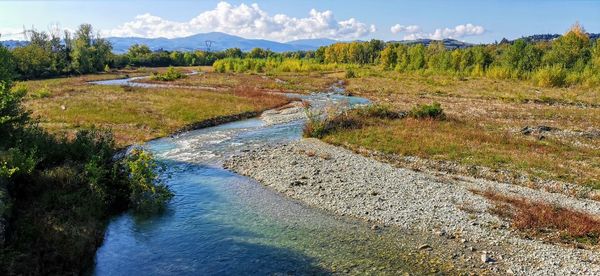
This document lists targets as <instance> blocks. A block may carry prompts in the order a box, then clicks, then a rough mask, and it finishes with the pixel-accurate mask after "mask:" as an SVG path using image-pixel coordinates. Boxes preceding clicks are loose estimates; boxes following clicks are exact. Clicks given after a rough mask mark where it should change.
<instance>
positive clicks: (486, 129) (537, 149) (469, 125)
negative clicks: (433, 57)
mask: <svg viewBox="0 0 600 276" xmlns="http://www.w3.org/2000/svg"><path fill="white" fill-rule="evenodd" d="M357 72H358V74H357V75H358V77H356V78H350V79H347V80H346V84H347V85H346V88H347V90H348V92H350V93H351V94H353V95H359V96H363V97H367V98H370V99H372V100H374V101H375V102H377V103H383V104H387V105H390V106H391V108H392V109H393V110H396V111H408V110H410V109H411V108H413V107H414V106H415V105H417V104H430V103H432V102H439V103H440V104H441V105H442V107H443V109H444V112H445V114H446V117H447V119H446V120H428V119H425V120H423V119H413V118H406V119H397V120H391V119H379V118H363V120H364V122H362V127H361V128H349V129H340V130H338V131H335V132H333V133H329V134H328V135H326V136H325V137H324V138H323V139H324V140H325V141H327V142H329V143H333V144H338V145H344V146H346V147H349V148H352V149H355V150H361V149H368V150H375V151H379V152H384V153H391V154H397V155H401V156H417V157H421V158H424V159H426V160H436V161H450V162H456V163H458V164H460V165H464V166H467V167H469V166H484V167H486V168H490V169H491V170H492V171H505V172H506V171H508V172H509V173H514V174H515V177H517V178H518V177H520V176H523V175H525V176H527V177H531V179H538V180H539V179H541V180H559V181H565V182H571V183H577V184H581V185H586V186H590V187H593V188H600V106H599V105H600V87H570V88H539V87H535V86H533V85H532V84H531V83H530V82H529V81H515V80H493V79H486V78H457V77H454V76H450V75H434V74H415V73H397V72H383V71H380V70H374V69H372V68H371V69H368V70H367V69H362V71H357ZM526 127H529V129H530V130H531V131H522V130H523V129H524V128H526ZM546 127H549V128H546ZM540 129H542V131H540ZM546 129H547V130H548V131H546ZM528 132H531V133H528ZM433 169H435V168H433Z"/></svg>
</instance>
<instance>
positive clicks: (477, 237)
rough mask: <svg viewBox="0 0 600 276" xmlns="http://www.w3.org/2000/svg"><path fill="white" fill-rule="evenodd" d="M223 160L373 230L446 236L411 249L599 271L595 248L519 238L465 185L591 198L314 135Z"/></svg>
mask: <svg viewBox="0 0 600 276" xmlns="http://www.w3.org/2000/svg"><path fill="white" fill-rule="evenodd" d="M225 165H226V166H227V167H228V168H229V169H231V170H233V171H235V172H237V173H239V174H243V175H246V176H249V177H251V178H254V179H256V180H257V181H259V182H261V183H262V184H264V185H266V186H268V187H270V188H272V189H274V190H276V191H278V192H280V193H282V194H285V195H286V196H289V197H292V198H294V199H297V200H299V201H301V202H304V203H306V204H308V205H311V206H314V207H316V208H321V209H325V210H328V211H331V212H334V213H336V214H338V215H342V216H352V217H358V218H362V219H365V220H367V221H370V222H372V223H375V224H376V225H377V226H374V228H377V227H386V226H387V227H399V228H401V229H405V230H410V231H417V232H422V233H426V234H427V235H429V236H432V237H444V238H447V239H448V240H452V242H451V243H448V244H445V243H436V244H435V245H433V244H429V243H427V240H423V243H422V245H421V246H418V248H415V250H417V251H418V250H432V251H441V252H444V254H442V255H444V256H452V257H451V258H452V259H456V260H466V261H467V262H468V261H474V262H476V263H478V264H479V266H480V268H483V269H484V270H488V271H490V272H491V273H498V274H517V275H525V274H533V275H566V274H577V275H582V274H583V275H593V274H600V258H599V256H598V254H597V251H596V250H594V249H577V248H574V247H573V246H569V245H563V244H550V243H545V242H543V241H540V240H536V239H526V238H523V236H522V235H519V234H518V233H516V232H515V231H514V230H512V229H511V228H510V225H509V223H508V222H507V221H505V220H503V219H501V218H499V217H497V216H496V215H493V214H492V213H490V211H489V210H490V208H491V207H492V203H491V202H489V201H488V200H487V199H486V198H484V197H482V196H479V195H476V194H474V193H473V192H471V191H470V190H473V189H475V190H482V191H486V190H493V191H494V192H497V193H501V194H506V195H516V196H523V197H525V198H528V199H532V200H540V201H545V202H549V203H552V204H555V205H558V206H563V207H568V208H570V209H575V210H579V211H583V212H586V213H590V214H594V215H600V204H599V203H597V202H595V201H591V200H582V199H577V198H575V197H569V196H567V195H564V194H558V193H549V192H546V191H542V190H535V189H531V188H527V187H522V186H517V185H511V184H505V183H499V182H492V181H485V180H479V179H473V178H468V177H460V178H456V177H451V176H448V177H444V175H443V174H442V175H435V176H434V175H431V174H429V173H424V172H415V171H412V170H408V169H403V168H397V167H394V166H392V165H390V164H387V163H382V162H379V161H376V160H374V159H371V158H367V157H364V156H362V155H359V154H356V153H353V152H351V151H349V150H346V149H343V148H339V147H335V146H332V145H328V144H325V143H323V142H321V141H318V140H313V139H305V140H301V141H298V142H292V143H289V144H284V145H277V146H273V145H269V146H265V147H262V148H258V149H254V150H251V151H249V152H245V153H244V154H242V155H238V156H234V157H233V158H231V159H230V160H229V161H228V162H227V163H226V164H225ZM427 235H426V236H427ZM457 243H458V244H459V245H460V246H459V247H457V246H456V244H457ZM450 244H452V246H450ZM457 248H460V250H458V249H457ZM457 265H464V263H463V264H460V263H458V261H457ZM467 269H468V268H467Z"/></svg>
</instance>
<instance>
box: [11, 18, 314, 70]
mask: <svg viewBox="0 0 600 276" xmlns="http://www.w3.org/2000/svg"><path fill="white" fill-rule="evenodd" d="M26 33H27V35H28V38H29V41H28V42H27V44H26V45H23V46H19V47H15V48H14V49H12V50H10V51H9V57H8V58H7V60H6V61H5V62H3V63H2V64H3V66H2V67H3V68H6V70H9V68H10V70H11V71H14V72H15V76H14V77H16V78H17V79H36V78H47V77H54V76H61V75H73V74H88V73H97V72H102V71H109V70H111V69H118V68H125V67H129V66H131V67H140V66H145V67H159V66H205V65H209V66H210V65H213V63H214V62H215V61H217V60H219V59H225V58H257V59H266V58H269V57H287V58H294V59H301V58H312V57H313V55H314V52H310V51H309V52H306V51H296V52H287V53H275V52H273V51H270V50H265V49H260V48H255V49H252V50H251V51H249V52H243V51H242V50H241V49H239V48H231V49H227V50H223V51H212V52H211V51H202V50H197V51H190V52H182V51H164V50H160V49H159V50H156V51H152V50H151V49H150V48H149V47H148V46H146V45H139V44H135V45H132V46H131V47H129V49H128V51H127V52H126V53H124V54H115V53H112V45H111V44H110V42H109V41H108V40H106V39H104V38H102V37H101V36H100V35H99V34H98V33H95V32H94V29H93V27H92V26H91V25H89V24H83V25H81V26H79V28H78V29H77V31H75V33H73V34H71V33H70V32H68V31H64V32H60V31H55V32H51V33H48V32H41V31H37V30H28V31H26ZM3 68H0V70H3Z"/></svg>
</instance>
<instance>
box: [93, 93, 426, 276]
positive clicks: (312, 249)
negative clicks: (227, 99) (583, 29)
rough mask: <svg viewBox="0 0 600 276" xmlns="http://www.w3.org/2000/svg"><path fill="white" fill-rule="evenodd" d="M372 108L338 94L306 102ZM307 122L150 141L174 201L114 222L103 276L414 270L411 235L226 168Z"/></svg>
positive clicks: (97, 270)
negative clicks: (407, 251)
mask: <svg viewBox="0 0 600 276" xmlns="http://www.w3.org/2000/svg"><path fill="white" fill-rule="evenodd" d="M302 97H303V98H305V99H307V100H310V101H313V102H314V103H316V104H319V103H321V104H322V103H325V102H328V101H334V102H345V103H347V104H364V103H367V102H368V101H367V100H365V99H361V98H353V97H345V96H341V95H332V94H315V95H312V96H302ZM302 125H303V122H302V121H296V122H291V123H286V124H280V125H271V126H266V125H265V124H264V123H263V121H261V120H260V119H249V120H243V121H239V122H234V123H229V124H224V125H220V126H217V127H212V128H206V129H201V130H195V131H190V132H186V133H184V134H181V135H178V136H177V137H169V138H163V139H158V140H155V141H152V142H149V143H148V144H147V145H146V147H147V148H148V149H149V150H151V151H152V152H153V153H154V154H155V155H156V157H157V158H158V159H159V160H160V161H161V162H162V163H164V164H165V166H166V168H167V169H166V171H165V172H164V173H163V177H164V179H165V181H166V182H167V183H168V185H169V186H170V187H171V189H172V190H173V191H174V192H175V197H174V198H173V200H172V201H171V202H170V203H169V205H168V207H167V209H166V211H165V212H163V213H161V214H157V215H154V216H151V217H139V216H135V215H133V214H131V213H125V214H123V215H120V216H117V217H115V218H113V219H112V220H111V222H110V224H109V226H108V229H107V232H106V236H105V240H104V243H103V245H102V246H101V247H100V248H99V249H98V251H97V255H96V265H95V267H94V271H93V273H94V274H95V275H173V274H176V275H272V274H295V275H298V274H300V275H306V274H310V275H314V274H331V273H336V272H340V273H375V274H379V273H388V274H396V273H398V272H399V271H407V270H408V271H411V270H414V269H415V268H414V267H410V266H408V265H407V264H406V258H405V257H406V256H404V255H403V254H401V252H403V250H404V248H403V245H402V242H401V240H402V235H401V233H400V232H398V231H395V230H384V231H373V230H371V228H370V225H368V224H367V223H364V222H361V221H358V220H353V219H346V218H338V217H336V216H334V215H332V214H329V213H326V212H323V211H319V210H316V209H313V208H309V207H307V206H305V205H303V204H300V203H298V202H296V201H293V200H290V199H288V198H285V197H283V196H282V195H280V194H277V193H275V192H273V191H271V190H269V189H267V188H265V187H263V186H262V185H260V184H259V183H257V182H255V181H253V180H251V179H249V178H246V177H243V176H240V175H237V174H235V173H232V172H229V171H227V170H225V169H223V168H222V166H221V163H222V161H223V160H224V159H225V158H227V157H228V156H230V155H231V154H235V153H239V152H241V151H245V150H249V149H251V148H252V147H255V146H257V145H261V144H264V143H268V144H276V143H282V142H286V141H291V140H296V139H299V138H300V136H301V128H302Z"/></svg>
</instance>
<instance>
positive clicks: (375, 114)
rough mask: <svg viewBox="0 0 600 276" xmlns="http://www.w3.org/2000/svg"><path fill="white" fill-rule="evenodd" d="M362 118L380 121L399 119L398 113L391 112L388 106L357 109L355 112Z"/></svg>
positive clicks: (370, 106)
mask: <svg viewBox="0 0 600 276" xmlns="http://www.w3.org/2000/svg"><path fill="white" fill-rule="evenodd" d="M352 112H356V113H357V114H358V115H360V116H363V117H371V118H380V119H397V118H400V117H401V116H400V113H398V112H395V111H393V110H392V107H391V106H390V105H386V104H372V105H367V106H365V107H361V108H357V109H356V110H355V111H352Z"/></svg>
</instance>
